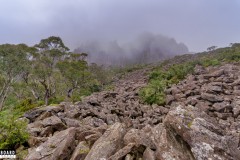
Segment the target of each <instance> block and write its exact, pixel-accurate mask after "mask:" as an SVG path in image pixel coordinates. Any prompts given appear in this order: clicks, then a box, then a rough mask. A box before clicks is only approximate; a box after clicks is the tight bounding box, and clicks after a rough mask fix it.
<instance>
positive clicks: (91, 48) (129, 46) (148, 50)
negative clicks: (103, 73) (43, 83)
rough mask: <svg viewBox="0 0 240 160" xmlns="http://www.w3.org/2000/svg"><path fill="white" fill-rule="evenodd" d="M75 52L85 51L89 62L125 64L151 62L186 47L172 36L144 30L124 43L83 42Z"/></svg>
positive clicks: (172, 54) (186, 50)
mask: <svg viewBox="0 0 240 160" xmlns="http://www.w3.org/2000/svg"><path fill="white" fill-rule="evenodd" d="M75 52H78V53H82V52H84V53H87V54H88V61H89V62H90V63H91V62H92V63H98V64H105V65H127V64H143V63H145V64H146V63H152V62H157V61H160V60H163V59H166V58H169V57H173V56H175V55H178V54H186V53H188V48H187V46H186V45H185V44H183V43H178V42H176V40H175V39H173V38H169V37H166V36H163V35H154V34H152V33H149V32H145V33H142V34H140V35H139V36H137V37H136V38H135V39H134V40H133V41H131V42H128V43H125V44H120V43H118V42H117V41H111V42H105V43H104V42H99V41H91V42H85V43H83V44H82V45H81V46H80V47H79V48H77V49H75Z"/></svg>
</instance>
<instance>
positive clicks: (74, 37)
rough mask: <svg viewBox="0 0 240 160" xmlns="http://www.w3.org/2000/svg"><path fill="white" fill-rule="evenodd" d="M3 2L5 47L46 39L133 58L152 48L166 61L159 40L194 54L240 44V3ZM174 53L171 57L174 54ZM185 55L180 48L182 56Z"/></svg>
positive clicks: (0, 31) (0, 34)
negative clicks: (187, 49) (131, 55)
mask: <svg viewBox="0 0 240 160" xmlns="http://www.w3.org/2000/svg"><path fill="white" fill-rule="evenodd" d="M0 3H1V5H0V24H1V27H0V43H1V44H2V43H26V44H28V45H33V44H36V43H38V42H39V41H40V40H41V39H43V38H47V37H49V36H60V37H61V38H62V39H63V41H64V43H65V44H66V45H67V46H68V47H70V48H71V50H74V49H76V48H79V47H81V46H82V47H84V48H88V47H89V46H95V47H96V48H97V49H101V52H103V53H106V54H108V53H110V52H112V51H113V52H114V53H115V52H116V53H117V54H128V53H133V54H134V53H136V52H138V51H139V52H142V51H144V50H145V49H146V48H145V46H141V44H143V45H145V44H146V45H147V44H148V45H150V46H151V47H150V48H149V50H150V52H151V53H152V52H153V50H157V51H159V50H160V51H159V54H157V55H164V56H166V55H165V54H166V53H163V50H164V49H166V48H169V46H168V45H169V43H167V42H166V43H165V42H164V41H168V40H167V39H168V38H167V39H165V40H164V38H161V36H166V37H170V39H171V38H173V39H175V40H176V42H177V43H179V42H183V43H184V44H185V45H186V46H188V48H189V51H191V52H199V51H204V50H206V48H207V47H209V46H212V45H216V46H219V47H221V46H227V45H228V44H229V43H232V42H239V35H240V34H239V28H240V21H239V17H238V16H239V15H240V1H239V0H131V1H129V0H119V1H113V0H101V1H100V0H60V1H59V0H51V1H50V0H7V1H6V0H0ZM145 32H149V33H151V34H152V35H151V36H149V38H147V40H146V41H147V42H143V41H145V40H141V38H139V35H142V34H143V33H145ZM159 35H161V36H159ZM151 39H154V40H151ZM141 41H142V42H141ZM148 41H150V42H148ZM160 41H161V42H164V43H160ZM173 41H174V40H173ZM128 43H129V44H128ZM149 43H150V44H149ZM162 44H166V45H167V46H164V47H163V46H162ZM171 44H173V43H171ZM156 45H160V46H162V47H161V48H160V47H159V46H158V47H156ZM97 46H98V47H97ZM173 46H176V48H177V46H178V47H179V45H173ZM181 46H183V45H180V48H181ZM99 47H100V48H99ZM147 47H149V46H147ZM96 48H95V49H96ZM176 48H174V47H173V48H172V50H170V51H169V54H172V53H173V52H174V53H176V52H175V50H176ZM183 48H185V47H183ZM91 50H94V48H92V49H91ZM130 51H131V52H130ZM184 51H185V50H184ZM98 52H99V53H100V51H98ZM181 52H182V50H181V49H180V51H179V52H178V53H181ZM160 53H161V54H160ZM112 54H113V53H112ZM117 56H118V55H116V57H117ZM128 57H130V55H128ZM153 59H154V58H153Z"/></svg>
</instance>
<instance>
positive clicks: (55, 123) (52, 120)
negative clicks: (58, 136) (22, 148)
mask: <svg viewBox="0 0 240 160" xmlns="http://www.w3.org/2000/svg"><path fill="white" fill-rule="evenodd" d="M42 125H43V127H47V126H51V127H52V128H53V129H54V130H57V131H61V130H64V129H66V128H67V126H66V125H65V124H64V123H63V122H62V121H61V119H60V118H58V117H57V116H51V117H48V118H46V119H44V120H43V121H42Z"/></svg>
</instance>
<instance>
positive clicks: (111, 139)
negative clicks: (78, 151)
mask: <svg viewBox="0 0 240 160" xmlns="http://www.w3.org/2000/svg"><path fill="white" fill-rule="evenodd" d="M125 132H126V128H125V126H124V125H123V124H121V123H115V124H114V125H112V126H111V127H110V128H109V129H107V130H106V131H105V133H104V134H103V136H101V137H100V138H99V139H98V140H97V141H96V142H95V143H94V145H93V146H92V148H91V150H90V152H89V153H88V155H87V156H86V158H85V160H93V159H107V158H109V157H110V156H111V155H113V154H114V153H115V152H116V151H117V150H118V149H120V148H122V146H123V144H122V138H123V136H124V134H125Z"/></svg>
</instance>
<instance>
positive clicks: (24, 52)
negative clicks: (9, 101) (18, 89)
mask: <svg viewBox="0 0 240 160" xmlns="http://www.w3.org/2000/svg"><path fill="white" fill-rule="evenodd" d="M31 52H32V48H30V47H28V46H27V45H25V44H19V45H12V44H3V45H0V87H1V88H0V110H2V108H3V105H4V102H5V100H6V98H7V96H8V94H9V92H10V89H11V87H12V85H13V84H14V83H15V82H17V81H19V80H20V79H21V78H22V77H23V76H24V74H26V70H27V68H28V64H29V55H30V53H31Z"/></svg>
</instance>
